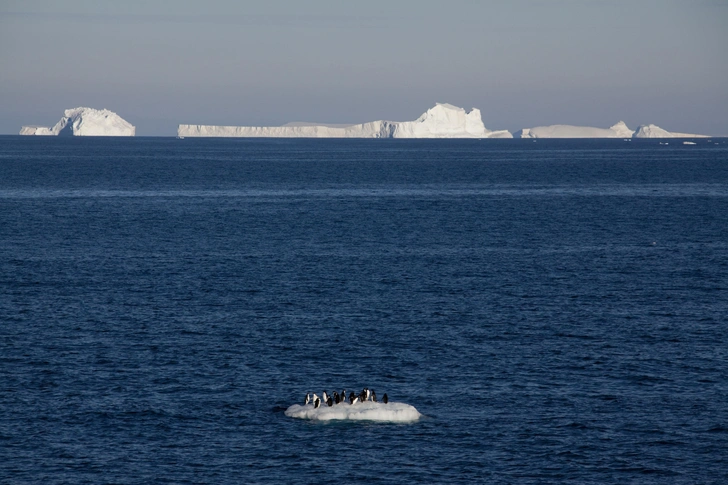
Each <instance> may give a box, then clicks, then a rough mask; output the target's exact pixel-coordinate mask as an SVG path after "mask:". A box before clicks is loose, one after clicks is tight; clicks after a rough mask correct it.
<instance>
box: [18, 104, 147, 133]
mask: <svg viewBox="0 0 728 485" xmlns="http://www.w3.org/2000/svg"><path fill="white" fill-rule="evenodd" d="M20 134H21V135H51V136H52V135H56V136H134V135H135V134H136V128H135V127H134V126H133V125H132V124H131V123H129V122H128V121H126V120H125V119H123V118H122V117H121V116H119V115H118V114H116V113H114V112H113V111H109V110H107V109H101V110H99V109H93V108H72V109H67V110H65V111H64V113H63V118H61V119H60V121H59V122H58V123H56V124H55V126H54V127H53V128H48V127H45V126H23V127H22V128H21V129H20Z"/></svg>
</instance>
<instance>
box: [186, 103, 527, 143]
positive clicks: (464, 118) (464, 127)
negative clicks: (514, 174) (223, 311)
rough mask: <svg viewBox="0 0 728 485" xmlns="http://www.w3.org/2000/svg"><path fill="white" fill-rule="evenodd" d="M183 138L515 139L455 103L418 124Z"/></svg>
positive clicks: (200, 133) (196, 131) (257, 129)
mask: <svg viewBox="0 0 728 485" xmlns="http://www.w3.org/2000/svg"><path fill="white" fill-rule="evenodd" d="M177 136H178V137H180V138H183V137H188V136H189V137H271V138H513V135H511V133H510V132H508V131H506V130H500V131H491V130H488V129H487V128H486V127H485V126H484V125H483V120H482V118H481V114H480V110H479V109H477V108H473V109H472V110H470V112H466V111H465V110H464V109H463V108H458V107H457V106H453V105H451V104H440V103H438V104H436V105H435V107H433V108H430V109H429V110H427V111H426V112H425V113H423V114H422V116H420V117H419V118H417V119H416V120H415V121H383V120H379V121H371V122H368V123H361V124H353V125H331V124H316V123H289V124H287V125H283V126H215V125H179V127H178V129H177Z"/></svg>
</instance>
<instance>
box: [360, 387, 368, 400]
mask: <svg viewBox="0 0 728 485" xmlns="http://www.w3.org/2000/svg"><path fill="white" fill-rule="evenodd" d="M366 400H367V392H366V389H362V391H361V392H360V393H359V401H361V402H364V401H366Z"/></svg>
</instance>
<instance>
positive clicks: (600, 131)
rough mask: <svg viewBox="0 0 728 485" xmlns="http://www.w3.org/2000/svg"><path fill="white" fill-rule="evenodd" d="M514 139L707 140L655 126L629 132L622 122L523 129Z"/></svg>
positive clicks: (645, 126) (699, 136)
mask: <svg viewBox="0 0 728 485" xmlns="http://www.w3.org/2000/svg"><path fill="white" fill-rule="evenodd" d="M515 137H516V138H708V136H705V135H691V134H688V133H672V132H669V131H667V130H663V129H662V128H660V127H659V126H656V125H642V126H640V127H639V128H638V129H637V131H633V130H630V129H629V128H628V127H627V125H626V123H625V122H624V121H620V122H619V123H617V124H615V125H613V126H611V127H609V128H606V129H605V128H594V127H591V126H572V125H551V126H537V127H535V128H524V129H522V130H521V131H519V132H517V133H516V135H515Z"/></svg>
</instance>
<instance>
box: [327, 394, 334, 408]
mask: <svg viewBox="0 0 728 485" xmlns="http://www.w3.org/2000/svg"><path fill="white" fill-rule="evenodd" d="M326 405H327V406H328V407H331V406H333V405H334V400H333V399H331V396H329V398H328V399H327V400H326Z"/></svg>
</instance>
